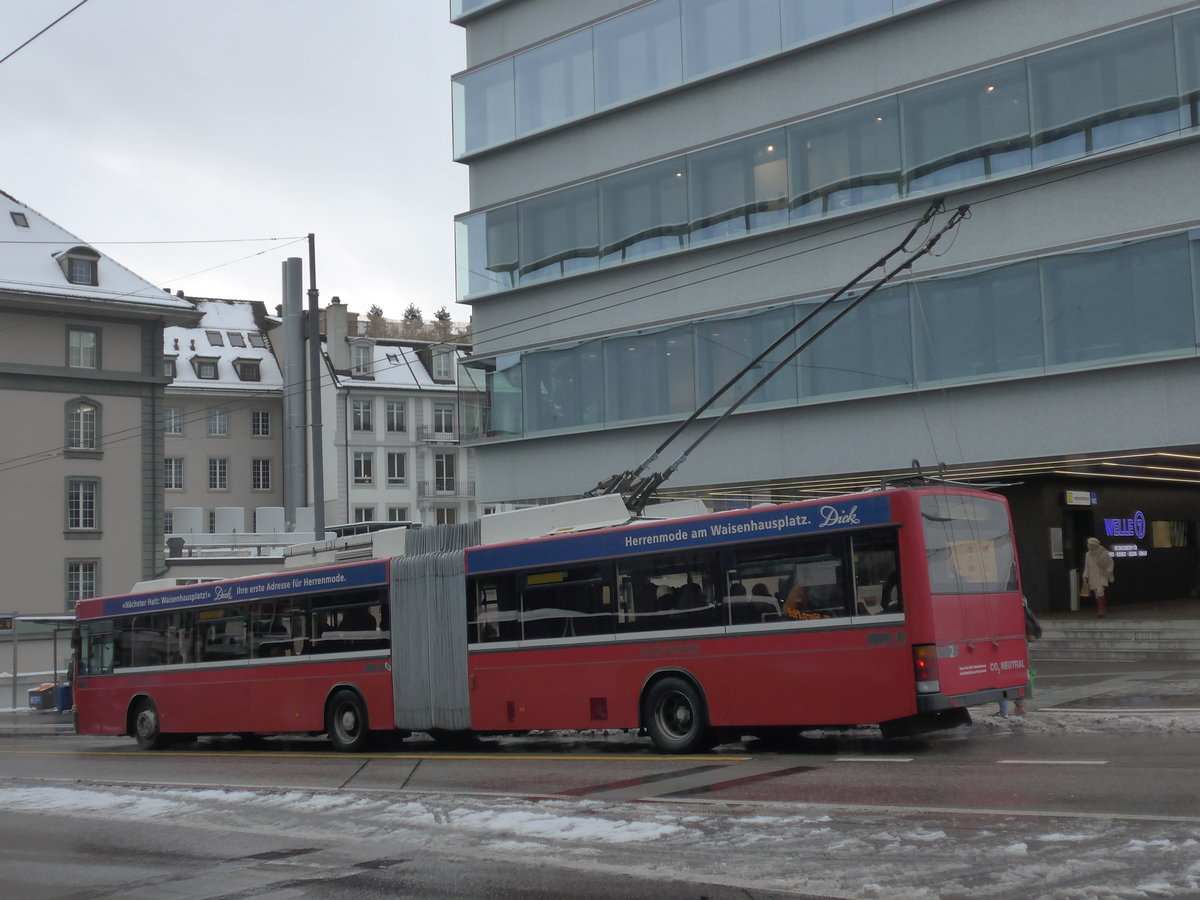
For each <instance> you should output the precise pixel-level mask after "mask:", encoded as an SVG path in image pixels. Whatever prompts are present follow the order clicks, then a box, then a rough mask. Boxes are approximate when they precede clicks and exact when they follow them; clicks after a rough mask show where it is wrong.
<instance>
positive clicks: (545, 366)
mask: <svg viewBox="0 0 1200 900" xmlns="http://www.w3.org/2000/svg"><path fill="white" fill-rule="evenodd" d="M602 352H603V351H602V348H601V345H600V342H599V341H589V342H588V343H586V344H580V345H578V346H574V347H569V348H565V349H561V350H549V351H545V352H541V353H531V354H529V355H528V356H527V357H525V385H526V389H525V427H526V429H527V430H528V431H531V432H532V431H554V430H556V429H560V428H581V427H585V426H596V425H603V424H604V357H603V355H602Z"/></svg>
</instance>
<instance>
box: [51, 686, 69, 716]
mask: <svg viewBox="0 0 1200 900" xmlns="http://www.w3.org/2000/svg"><path fill="white" fill-rule="evenodd" d="M71 699H72V698H71V686H70V685H69V684H56V685H55V686H54V708H55V709H57V710H58V711H59V712H66V711H67V710H69V709H70V708H71V705H72V704H71Z"/></svg>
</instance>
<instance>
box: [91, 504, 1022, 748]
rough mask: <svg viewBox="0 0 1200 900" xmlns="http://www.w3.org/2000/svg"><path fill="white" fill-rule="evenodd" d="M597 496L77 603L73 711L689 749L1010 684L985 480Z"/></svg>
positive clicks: (1004, 573) (952, 716) (1010, 573)
mask: <svg viewBox="0 0 1200 900" xmlns="http://www.w3.org/2000/svg"><path fill="white" fill-rule="evenodd" d="M595 501H603V503H602V504H601V507H602V508H603V509H604V510H605V514H608V515H610V518H608V519H607V521H608V522H609V524H607V525H593V526H591V527H581V522H579V521H576V522H575V523H574V524H571V525H568V526H566V527H565V528H563V527H562V526H561V517H559V524H558V525H554V524H551V529H553V528H558V529H559V531H560V533H555V534H550V535H547V536H542V537H529V538H523V539H520V540H509V541H507V542H500V541H497V540H496V536H495V535H496V532H497V531H498V532H499V533H500V534H501V535H504V534H508V535H511V534H512V533H513V532H514V530H518V531H519V530H520V529H517V528H516V526H517V524H518V522H519V519H517V518H509V519H506V518H505V517H519V516H521V515H522V513H524V512H529V513H534V514H536V515H535V518H536V516H541V519H540V522H541V523H542V526H541V527H543V528H545V527H546V523H553V521H554V519H555V513H554V512H553V510H554V509H555V508H551V507H543V508H540V509H539V510H532V511H522V512H519V513H501V514H499V515H498V516H495V517H487V519H485V520H484V522H483V524H482V526H481V524H480V523H479V522H476V523H472V524H470V525H459V526H441V527H439V528H429V529H417V530H412V531H408V532H406V541H405V546H404V552H403V554H401V555H396V556H393V557H391V558H388V559H372V560H367V561H362V562H353V563H346V564H340V565H329V566H322V567H316V568H307V569H295V570H290V571H284V572H280V573H276V574H272V575H263V576H257V577H252V578H240V579H234V580H230V581H220V582H211V583H207V584H199V585H192V586H189V587H183V588H173V589H168V590H158V591H153V592H149V593H135V594H129V595H125V596H119V597H104V598H96V599H90V600H83V601H80V603H79V604H78V609H77V616H78V628H77V635H76V648H77V658H76V673H77V674H76V682H75V703H76V714H77V723H78V725H77V727H78V730H79V732H80V733H83V734H132V735H134V736H135V737H136V738H137V741H138V743H139V745H141V746H142V747H144V748H147V749H150V748H155V747H159V746H162V745H163V744H164V743H165V742H167V741H168V740H170V739H172V738H179V737H181V736H192V735H197V734H228V733H240V734H245V735H261V734H282V733H309V734H321V733H326V734H328V735H329V738H330V740H331V741H332V742H333V744H334V746H336V747H337V748H338V749H341V750H359V749H362V748H363V747H365V746H366V745H367V743H368V740H369V738H370V736H371V734H372V732H393V733H394V732H401V733H404V732H413V731H423V732H431V733H434V734H435V735H436V734H439V733H442V732H447V733H455V732H472V733H477V734H496V733H515V732H524V731H531V730H542V729H549V730H557V729H594V728H611V729H644V731H645V732H646V733H648V734H649V736H650V738H651V740H652V741H653V743H654V746H655V747H656V748H657V749H658V750H660V751H663V752H667V753H688V752H695V751H700V750H704V749H707V748H709V747H711V746H713V745H715V744H716V743H718V742H722V741H725V740H731V739H736V738H738V737H741V736H742V735H745V734H764V733H776V734H778V733H781V732H786V731H799V730H802V729H805V728H813V727H823V726H853V725H879V726H880V727H881V728H882V729H883V731H884V733H885V734H896V733H909V732H912V731H918V730H925V729H929V728H937V727H945V726H949V725H955V724H959V723H962V722H966V721H969V715H968V713H967V707H969V706H972V705H978V704H981V703H985V702H988V701H995V700H999V699H1001V698H1014V697H1020V696H1024V694H1025V691H1026V685H1027V668H1026V662H1027V661H1026V654H1025V625H1024V615H1023V611H1022V604H1021V589H1020V584H1019V580H1018V573H1017V560H1016V550H1015V547H1014V543H1013V537H1012V526H1011V520H1010V517H1009V511H1008V506H1007V504H1006V503H1005V501H1004V499H1003V498H1001V497H999V496H997V495H994V494H989V493H986V492H983V491H978V490H972V489H969V488H959V487H949V486H920V487H901V488H885V489H881V490H878V491H871V492H866V493H861V494H853V495H847V496H841V497H834V498H829V499H822V500H814V501H810V502H799V503H788V504H782V505H772V506H764V507H755V508H753V509H746V510H737V511H731V512H722V513H715V514H705V515H697V516H686V517H682V518H673V519H659V520H640V519H639V520H635V521H628V512H627V510H626V508H625V506H624V504H623V503H622V502H621V499H620V497H613V496H609V497H599V498H594V501H589V500H582V501H575V503H576V504H589V503H594V502H595ZM614 503H615V504H617V505H618V506H617V507H614V506H613V505H612V504H614ZM605 504H608V505H607V506H605ZM563 506H564V507H571V506H572V504H564V505H563ZM618 507H619V508H618ZM581 508H582V507H581ZM591 509H592V510H593V512H594V511H595V507H591ZM614 511H615V512H616V513H617V515H616V516H612V515H611V514H612V513H613V512H614ZM650 512H651V513H652V512H653V507H652V508H651V509H650ZM489 519H490V520H494V521H493V522H489V521H488V520H489ZM614 519H616V520H617V523H616V524H613V521H614ZM592 521H593V522H595V521H603V520H598V519H596V518H595V517H594V515H593V519H592ZM510 525H511V526H512V527H511V528H510V527H509V526H510ZM525 530H528V529H525ZM547 530H550V529H547Z"/></svg>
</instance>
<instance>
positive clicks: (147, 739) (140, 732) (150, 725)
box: [133, 697, 166, 750]
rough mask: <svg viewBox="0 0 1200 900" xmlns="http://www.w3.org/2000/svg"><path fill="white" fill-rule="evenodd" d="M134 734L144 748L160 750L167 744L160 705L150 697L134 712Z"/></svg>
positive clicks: (139, 744) (138, 743)
mask: <svg viewBox="0 0 1200 900" xmlns="http://www.w3.org/2000/svg"><path fill="white" fill-rule="evenodd" d="M133 736H134V738H135V739H136V740H137V745H138V746H139V747H141V748H142V749H143V750H158V749H161V748H162V747H163V746H164V745H165V744H166V740H165V739H164V738H163V734H162V730H161V728H160V725H159V721H158V707H157V706H155V705H154V701H153V700H151V699H149V698H148V697H147V698H146V699H144V700H142V701H141V702H140V703H139V704H138V706H137V710H136V711H135V712H134V714H133Z"/></svg>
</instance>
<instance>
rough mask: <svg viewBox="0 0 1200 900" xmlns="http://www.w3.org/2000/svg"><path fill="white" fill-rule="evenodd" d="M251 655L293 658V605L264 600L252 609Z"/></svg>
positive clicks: (279, 601)
mask: <svg viewBox="0 0 1200 900" xmlns="http://www.w3.org/2000/svg"><path fill="white" fill-rule="evenodd" d="M250 622H251V625H250V631H251V639H250V640H251V653H252V654H253V655H254V656H255V657H256V658H262V657H269V656H291V655H292V650H293V644H292V617H291V605H290V604H289V603H287V602H285V601H281V600H264V601H262V602H261V603H256V604H254V605H253V606H251V607H250Z"/></svg>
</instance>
